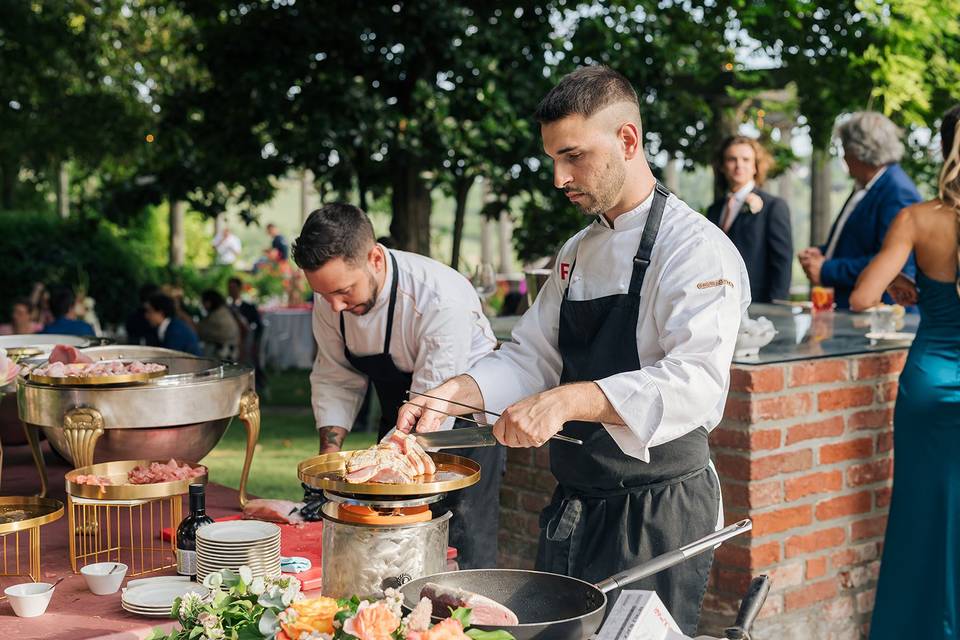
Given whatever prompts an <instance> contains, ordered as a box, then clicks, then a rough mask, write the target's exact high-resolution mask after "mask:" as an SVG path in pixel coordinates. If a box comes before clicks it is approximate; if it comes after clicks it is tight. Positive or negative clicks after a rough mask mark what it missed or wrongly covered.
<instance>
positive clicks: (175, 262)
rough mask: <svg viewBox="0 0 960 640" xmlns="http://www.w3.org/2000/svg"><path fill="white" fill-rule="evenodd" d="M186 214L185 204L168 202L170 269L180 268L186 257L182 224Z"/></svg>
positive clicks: (181, 201) (184, 231) (184, 234)
mask: <svg viewBox="0 0 960 640" xmlns="http://www.w3.org/2000/svg"><path fill="white" fill-rule="evenodd" d="M186 212H187V203H186V202H184V201H183V200H174V201H171V202H170V253H169V258H168V259H169V263H170V266H171V267H182V266H183V263H184V261H185V257H186V248H187V243H186V230H185V228H184V222H185V218H186Z"/></svg>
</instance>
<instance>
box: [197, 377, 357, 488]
mask: <svg viewBox="0 0 960 640" xmlns="http://www.w3.org/2000/svg"><path fill="white" fill-rule="evenodd" d="M308 375H309V372H307V371H296V372H282V373H274V374H273V375H272V376H271V377H270V378H269V398H270V399H269V401H268V402H265V403H263V404H262V405H261V407H260V414H261V422H260V441H259V443H257V447H256V451H255V453H254V455H253V465H252V466H251V468H250V477H249V479H248V481H247V493H248V494H250V495H254V496H258V497H261V498H282V499H286V500H294V501H299V500H301V499H302V498H303V489H302V488H301V487H300V480H299V479H298V478H297V464H299V463H300V461H301V460H303V459H305V458H309V457H310V456H313V455H316V453H317V430H316V425H315V424H314V420H313V414H312V413H311V412H310V383H309V380H308V378H307V376H308ZM375 440H376V433H371V432H367V433H351V434H350V435H349V436H348V437H347V440H346V444H345V447H344V448H346V449H361V448H364V447H369V446H370V445H372V444H373V443H374V441H375ZM245 450H246V430H245V429H244V428H243V423H242V422H241V421H240V419H239V418H234V419H233V422H231V423H230V428H229V429H228V430H227V433H226V434H225V435H224V436H223V439H222V440H221V441H220V444H218V445H217V446H216V448H215V449H214V450H213V451H211V452H210V453H209V454H208V455H207V457H206V458H204V459H203V464H205V465H206V466H207V468H208V469H209V470H210V479H211V480H212V481H213V482H217V483H219V484H223V485H226V486H228V487H233V488H235V489H236V488H239V487H240V471H241V470H242V469H243V455H244V451H245Z"/></svg>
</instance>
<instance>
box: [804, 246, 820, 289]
mask: <svg viewBox="0 0 960 640" xmlns="http://www.w3.org/2000/svg"><path fill="white" fill-rule="evenodd" d="M797 258H798V259H799V260H800V266H801V267H803V272H804V273H805V274H807V278H808V279H809V280H810V282H811V283H812V284H814V285H819V284H820V270H821V268H822V267H823V263H824V262H825V261H826V258H825V257H824V255H823V253H821V252H820V249H819V248H817V247H807V248H806V249H804V250H803V251H801V252H800V253H798V254H797Z"/></svg>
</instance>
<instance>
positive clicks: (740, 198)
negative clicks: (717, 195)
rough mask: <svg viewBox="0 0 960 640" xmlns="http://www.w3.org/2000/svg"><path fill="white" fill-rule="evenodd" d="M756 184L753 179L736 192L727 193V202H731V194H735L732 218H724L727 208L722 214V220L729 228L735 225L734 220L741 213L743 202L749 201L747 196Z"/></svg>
mask: <svg viewBox="0 0 960 640" xmlns="http://www.w3.org/2000/svg"><path fill="white" fill-rule="evenodd" d="M754 186H755V183H754V182H753V180H751V181H750V182H748V183H747V184H745V185H744V186H743V187H741V188H740V189H737V191H736V192H734V193H728V194H727V203H729V202H730V196H733V199H734V205H733V211H731V212H730V220H724V217H723V216H724V215H726V209H724V211H723V212H722V213H721V215H720V222H721V223H722V222H726V227H727V229H729V228H730V227H732V226H733V221H734V220H736V219H737V216H738V215H740V209H743V203H744V202H746V201H747V196H748V195H750V193H752V192H753V187H754ZM724 206H727V205H724Z"/></svg>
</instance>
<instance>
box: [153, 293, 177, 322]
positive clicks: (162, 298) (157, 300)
mask: <svg viewBox="0 0 960 640" xmlns="http://www.w3.org/2000/svg"><path fill="white" fill-rule="evenodd" d="M147 304H149V305H150V306H151V307H153V309H154V310H155V311H159V312H160V313H162V314H163V317H164V318H172V317H173V316H174V315H176V313H177V307H176V303H175V302H174V301H173V298H171V297H170V296H168V295H167V294H165V293H155V294H153V295H152V296H150V299H149V300H147Z"/></svg>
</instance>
